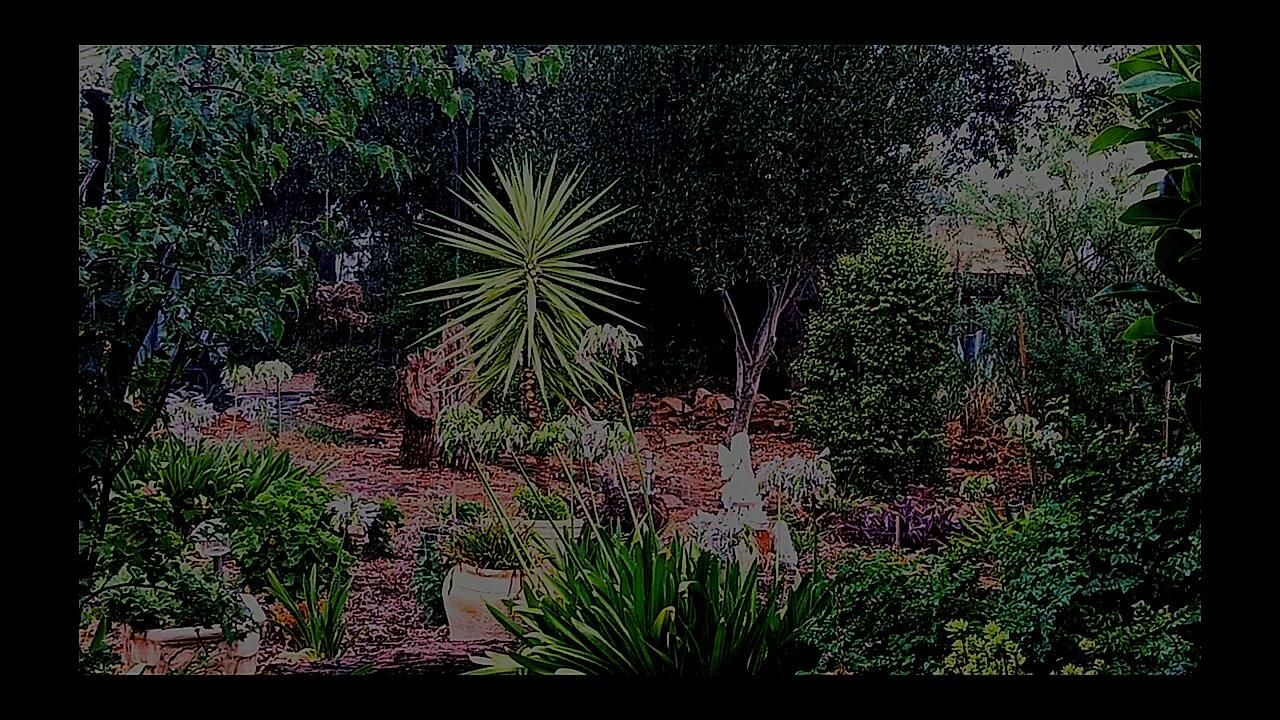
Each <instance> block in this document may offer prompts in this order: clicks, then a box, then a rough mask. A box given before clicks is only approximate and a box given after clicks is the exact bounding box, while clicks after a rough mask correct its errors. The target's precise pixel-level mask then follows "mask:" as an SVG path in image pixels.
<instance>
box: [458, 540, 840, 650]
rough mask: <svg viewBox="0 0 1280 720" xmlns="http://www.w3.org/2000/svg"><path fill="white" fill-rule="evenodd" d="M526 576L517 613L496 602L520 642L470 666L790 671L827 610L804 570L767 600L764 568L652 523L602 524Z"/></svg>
mask: <svg viewBox="0 0 1280 720" xmlns="http://www.w3.org/2000/svg"><path fill="white" fill-rule="evenodd" d="M552 562H553V568H552V569H551V570H549V571H548V572H547V573H546V585H545V586H544V585H541V584H539V583H528V584H526V586H525V595H524V599H523V601H518V602H517V603H516V605H515V607H514V613H515V619H514V620H512V619H510V618H507V617H506V616H504V615H503V614H502V613H499V612H497V611H496V610H494V611H493V614H494V617H496V618H498V620H499V622H501V623H502V624H503V625H504V626H505V627H506V628H507V629H508V630H509V631H510V632H511V633H513V634H514V635H515V636H516V638H517V639H518V640H519V642H520V645H521V647H520V648H519V649H518V650H516V651H515V652H513V653H511V654H494V653H489V657H488V658H486V659H479V658H477V661H478V662H482V663H483V664H485V665H486V666H487V667H485V668H483V669H481V670H477V671H473V672H474V674H487V673H507V672H520V673H531V674H566V673H567V674H590V675H607V674H622V675H720V674H793V673H795V672H797V671H799V670H806V669H808V668H809V666H810V664H811V662H812V660H813V657H812V656H811V654H810V653H809V652H808V650H809V648H808V646H807V645H806V643H804V642H803V640H802V635H803V633H804V632H805V631H806V630H807V629H808V628H809V627H810V626H811V625H812V624H813V623H815V622H817V621H818V619H819V618H820V617H821V615H822V613H823V612H824V611H825V609H826V601H827V586H826V582H825V581H824V580H821V579H820V578H817V577H815V576H813V575H806V576H805V577H804V578H802V579H801V580H800V582H799V583H798V584H797V585H796V586H795V587H794V588H791V589H790V590H789V591H787V592H785V595H784V587H783V585H784V584H783V583H774V584H773V585H772V586H771V587H770V588H769V589H768V591H767V592H766V593H764V599H763V601H762V599H761V593H762V588H761V585H760V578H759V574H758V568H757V567H756V566H755V565H752V566H751V568H750V569H749V570H747V571H745V572H744V571H743V570H742V569H741V568H740V567H739V566H738V565H737V563H730V564H729V565H728V566H727V567H726V566H724V565H722V564H721V562H720V560H719V558H717V557H716V556H715V555H714V554H712V553H709V552H702V551H700V550H698V549H697V548H695V547H693V546H691V545H688V544H686V543H684V542H683V541H682V540H681V539H680V538H679V537H678V536H677V537H676V538H675V539H673V540H672V541H671V542H670V543H669V544H663V543H662V542H661V541H659V539H658V537H657V534H656V533H654V532H652V531H647V532H645V531H641V532H638V533H636V534H634V535H633V536H632V537H630V538H627V537H620V536H617V535H613V534H603V535H597V536H596V538H595V540H594V541H593V542H590V543H584V544H583V545H582V546H579V547H577V548H574V549H571V550H570V551H569V556H568V557H567V558H566V559H558V560H553V561H552Z"/></svg>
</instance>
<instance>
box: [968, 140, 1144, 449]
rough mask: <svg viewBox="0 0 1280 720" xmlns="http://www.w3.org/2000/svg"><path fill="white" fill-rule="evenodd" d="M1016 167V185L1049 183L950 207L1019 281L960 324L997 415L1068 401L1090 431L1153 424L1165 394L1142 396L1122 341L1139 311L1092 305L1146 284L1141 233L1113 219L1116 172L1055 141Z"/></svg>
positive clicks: (1118, 187) (1122, 186)
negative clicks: (973, 330) (1123, 285)
mask: <svg viewBox="0 0 1280 720" xmlns="http://www.w3.org/2000/svg"><path fill="white" fill-rule="evenodd" d="M1019 162H1020V166H1021V169H1022V171H1023V172H1024V173H1025V174H1027V175H1029V176H1031V177H1036V178H1038V176H1041V175H1047V176H1048V179H1049V183H1048V184H1046V183H1045V181H1044V180H1042V179H1036V180H1034V181H1028V182H1027V183H1025V184H1023V185H1018V186H1016V187H1014V188H1013V189H1010V190H1001V191H998V190H994V189H992V188H991V184H990V183H968V184H965V185H964V186H963V187H962V188H961V189H960V191H959V192H958V193H957V194H956V196H955V197H954V198H953V199H952V201H951V203H950V205H949V207H948V213H949V214H950V215H951V216H952V217H955V218H958V219H960V220H962V221H963V222H964V223H966V224H970V225H972V226H973V227H974V228H975V229H977V230H980V231H982V232H984V233H987V234H989V235H990V236H991V237H992V238H993V239H994V240H995V241H996V242H997V243H998V244H999V247H1000V250H1001V251H1002V253H1003V256H1004V259H1005V261H1006V262H1007V263H1008V264H1009V265H1010V267H1011V270H1014V271H1017V273H1016V274H1014V275H1011V276H1010V277H1009V278H1008V280H1007V283H1006V284H1005V286H1004V287H1003V290H1002V292H1001V293H1000V296H999V297H998V298H996V299H994V300H988V301H983V302H978V303H976V304H975V306H974V307H973V308H972V314H971V315H970V316H969V319H971V320H973V321H974V322H975V323H976V324H977V325H978V326H979V327H981V328H982V329H984V330H985V331H986V332H987V335H988V338H989V344H988V347H987V349H986V350H985V351H984V354H985V359H986V360H988V361H989V362H991V363H992V365H993V367H992V375H993V376H994V377H995V379H996V380H997V381H998V382H999V385H1000V387H999V388H998V389H997V394H998V395H999V406H998V407H996V408H994V409H995V411H996V412H997V413H1002V414H1007V413H1008V412H1010V410H1009V406H1010V405H1015V404H1016V405H1020V404H1021V401H1022V400H1023V399H1024V398H1027V399H1029V400H1030V402H1031V404H1032V406H1033V408H1038V407H1040V406H1042V405H1043V404H1044V403H1045V402H1047V401H1050V400H1053V399H1055V398H1066V399H1067V401H1068V404H1069V405H1070V406H1071V408H1072V409H1073V410H1075V411H1077V412H1081V413H1084V414H1087V415H1089V416H1090V417H1093V418H1095V419H1096V420H1097V421H1099V422H1110V423H1114V424H1116V425H1129V424H1131V423H1138V422H1145V421H1148V420H1150V419H1151V418H1152V417H1153V416H1154V414H1155V413H1157V412H1159V405H1160V401H1161V399H1162V393H1161V394H1158V393H1155V392H1152V391H1151V389H1149V388H1143V387H1142V383H1141V381H1142V379H1143V376H1144V372H1143V367H1142V365H1143V361H1142V359H1141V358H1139V357H1137V356H1136V355H1135V353H1134V352H1133V348H1132V346H1130V345H1129V344H1128V343H1125V342H1123V341H1122V340H1121V339H1120V335H1121V333H1122V332H1123V331H1124V329H1125V327H1127V326H1128V324H1129V323H1130V322H1132V320H1133V318H1134V316H1135V315H1136V313H1137V311H1136V309H1135V308H1134V307H1133V306H1132V303H1113V304H1103V303H1096V302H1091V301H1090V298H1091V297H1092V296H1094V295H1096V294H1097V293H1098V292H1099V291H1101V290H1102V289H1103V288H1105V287H1106V286H1107V285H1108V284H1110V283H1113V282H1116V281H1119V280H1121V279H1144V280H1145V279H1154V275H1153V272H1154V268H1153V267H1152V266H1151V262H1150V259H1149V257H1148V256H1147V252H1148V250H1147V247H1146V245H1147V241H1146V239H1145V238H1144V237H1143V234H1142V233H1141V232H1138V231H1136V230H1134V229H1133V228H1130V227H1126V226H1125V225H1124V224H1122V223H1120V222H1119V221H1118V220H1117V216H1118V214H1119V212H1120V208H1122V207H1123V204H1124V201H1125V198H1126V197H1128V196H1130V195H1131V194H1132V192H1133V190H1134V181H1133V180H1132V178H1130V177H1129V176H1128V172H1127V168H1126V167H1125V166H1124V165H1119V164H1117V165H1110V166H1108V167H1106V168H1105V169H1099V170H1091V169H1090V168H1089V166H1088V165H1087V164H1086V159H1085V156H1084V154H1083V147H1082V144H1081V142H1080V141H1079V140H1078V139H1076V138H1070V137H1065V136H1061V135H1057V136H1052V137H1050V138H1049V139H1048V140H1047V141H1046V143H1045V145H1044V147H1041V148H1040V149H1039V151H1038V152H1036V153H1029V154H1027V155H1024V156H1022V157H1020V158H1019ZM1020 326H1021V331H1020ZM1020 335H1021V338H1022V340H1021V342H1022V344H1023V345H1024V346H1025V349H1026V358H1027V368H1026V374H1025V379H1024V375H1023V372H1022V366H1021V360H1020V355H1021V353H1020V349H1019V343H1020V340H1019V337H1020ZM993 419H995V420H998V419H999V417H996V418H993Z"/></svg>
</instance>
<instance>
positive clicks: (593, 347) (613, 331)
mask: <svg viewBox="0 0 1280 720" xmlns="http://www.w3.org/2000/svg"><path fill="white" fill-rule="evenodd" d="M641 345H642V343H641V342H640V338H638V337H636V336H635V335H634V334H633V333H631V332H630V331H628V330H627V329H626V328H624V327H622V326H620V325H609V324H605V325H593V326H591V327H590V328H587V331H586V332H584V333H583V334H582V341H581V342H580V343H578V354H577V360H578V364H579V365H581V366H583V367H592V366H596V365H602V366H605V367H609V368H617V367H618V366H620V365H623V364H626V365H635V364H636V363H637V362H638V361H639V354H638V353H637V352H636V351H637V350H638V349H639V348H640V346H641Z"/></svg>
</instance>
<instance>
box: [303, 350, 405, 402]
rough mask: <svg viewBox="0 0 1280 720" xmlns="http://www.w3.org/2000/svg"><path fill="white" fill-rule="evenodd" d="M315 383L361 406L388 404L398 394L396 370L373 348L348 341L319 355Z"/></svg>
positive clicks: (341, 398)
mask: <svg viewBox="0 0 1280 720" xmlns="http://www.w3.org/2000/svg"><path fill="white" fill-rule="evenodd" d="M316 383H317V384H318V385H319V386H320V387H322V388H324V389H325V390H327V391H328V392H329V393H331V394H332V395H333V396H334V397H336V398H338V399H340V400H345V401H347V402H349V403H352V404H353V405H356V406H358V407H373V408H378V407H387V406H388V404H389V403H390V402H391V400H392V399H393V397H394V396H395V388H396V372H395V369H393V368H391V367H390V366H388V365H386V364H384V363H383V362H382V361H381V359H380V358H379V357H378V353H376V352H375V351H374V350H373V348H371V347H368V346H365V345H349V346H347V347H342V348H338V349H336V350H330V351H329V352H326V353H324V354H322V355H321V356H320V360H319V362H318V363H317V364H316Z"/></svg>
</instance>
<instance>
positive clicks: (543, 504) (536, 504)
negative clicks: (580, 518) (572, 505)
mask: <svg viewBox="0 0 1280 720" xmlns="http://www.w3.org/2000/svg"><path fill="white" fill-rule="evenodd" d="M513 496H514V498H515V501H516V503H517V504H519V506H520V516H521V517H525V518H529V519H530V520H568V519H569V504H568V503H566V502H565V501H564V498H562V497H560V496H559V495H555V494H553V493H548V492H543V491H541V490H539V489H538V488H537V487H536V486H534V485H533V484H531V483H525V484H524V485H521V486H520V487H518V488H516V491H515V493H514V495H513Z"/></svg>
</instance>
